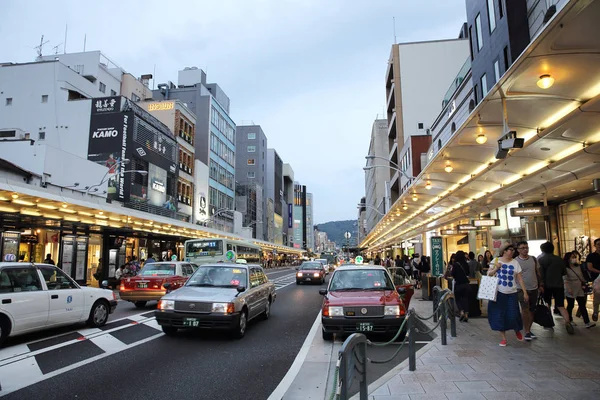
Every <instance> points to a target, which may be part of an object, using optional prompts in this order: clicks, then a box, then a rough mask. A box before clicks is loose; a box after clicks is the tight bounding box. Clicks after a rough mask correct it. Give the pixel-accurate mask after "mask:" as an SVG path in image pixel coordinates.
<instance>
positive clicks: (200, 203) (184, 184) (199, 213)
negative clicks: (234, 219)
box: [140, 100, 208, 223]
mask: <svg viewBox="0 0 600 400" xmlns="http://www.w3.org/2000/svg"><path fill="white" fill-rule="evenodd" d="M140 105H141V106H142V107H144V108H145V109H146V110H147V111H148V112H149V113H150V114H152V115H153V116H154V117H156V118H157V119H158V120H159V121H161V122H162V123H164V124H165V125H167V127H168V128H169V129H170V130H171V132H172V133H173V135H174V136H175V137H176V138H177V144H178V146H179V149H178V151H179V157H178V160H179V176H178V180H177V202H178V206H179V212H180V213H181V214H183V215H185V216H186V221H187V222H193V223H197V222H200V223H202V222H203V221H205V220H206V219H207V218H208V202H207V199H208V166H207V165H205V164H203V163H202V162H201V161H200V160H196V158H195V156H194V153H195V147H194V140H195V137H196V115H195V114H194V113H193V112H192V111H191V110H190V109H189V108H188V107H187V106H186V105H185V104H183V102H182V101H180V100H166V101H159V102H157V101H145V102H143V103H140ZM196 163H197V164H198V168H196V166H195V164H196Z"/></svg>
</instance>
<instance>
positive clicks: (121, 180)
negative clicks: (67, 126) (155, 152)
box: [87, 96, 133, 201]
mask: <svg viewBox="0 0 600 400" xmlns="http://www.w3.org/2000/svg"><path fill="white" fill-rule="evenodd" d="M132 127H133V113H131V112H127V113H123V112H121V97H119V96H112V97H100V98H94V99H92V113H91V118H90V136H89V143H88V157H87V158H88V160H90V161H93V162H95V163H97V164H100V165H103V166H105V167H106V168H107V169H108V171H107V177H108V189H107V192H108V194H107V198H108V199H110V200H117V201H128V200H129V193H130V185H126V184H125V165H123V162H122V161H123V160H124V159H126V158H127V154H128V145H129V143H130V141H131V132H132ZM98 183H99V182H90V185H89V186H93V185H95V184H98Z"/></svg>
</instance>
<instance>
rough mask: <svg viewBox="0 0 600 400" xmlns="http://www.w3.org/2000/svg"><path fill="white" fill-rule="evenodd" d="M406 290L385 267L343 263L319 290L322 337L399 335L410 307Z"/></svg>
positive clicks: (326, 338) (329, 338) (328, 338)
mask: <svg viewBox="0 0 600 400" xmlns="http://www.w3.org/2000/svg"><path fill="white" fill-rule="evenodd" d="M405 292H406V289H405V288H404V287H401V286H398V287H396V286H395V285H394V281H393V280H392V277H391V275H390V273H389V272H388V271H387V270H386V268H385V267H383V266H380V265H354V264H346V265H342V266H341V267H339V268H338V269H336V270H335V272H334V273H333V276H332V277H331V279H330V280H329V285H328V287H327V289H321V290H320V291H319V293H320V294H322V295H323V296H324V301H323V308H322V312H321V323H322V326H323V328H322V329H323V339H324V340H332V339H333V334H334V333H337V334H344V335H346V334H352V333H356V332H362V333H366V334H369V333H373V334H375V333H377V334H388V335H394V334H396V333H397V332H398V329H400V326H401V325H402V322H403V321H404V317H405V316H406V310H407V308H408V303H405V301H404V298H403V296H404V294H405Z"/></svg>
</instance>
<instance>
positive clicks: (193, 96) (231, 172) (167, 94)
mask: <svg viewBox="0 0 600 400" xmlns="http://www.w3.org/2000/svg"><path fill="white" fill-rule="evenodd" d="M153 97H154V99H155V100H161V101H164V100H175V99H179V100H181V101H182V102H183V103H184V104H186V107H188V108H189V109H190V110H191V111H192V112H193V113H194V114H195V115H196V130H195V132H196V137H195V138H194V156H195V158H196V159H197V160H199V161H201V162H202V163H203V164H206V165H207V166H208V170H209V179H208V186H209V189H208V214H209V215H208V217H209V218H208V219H207V221H206V222H207V223H209V224H210V226H212V227H214V228H216V229H219V230H223V231H226V232H233V211H234V207H235V203H234V201H235V200H234V198H235V193H234V191H235V150H236V147H235V130H236V127H235V123H234V122H233V120H232V119H231V117H230V116H229V112H230V109H229V105H230V101H229V98H228V97H227V95H226V94H225V92H223V90H222V89H221V88H220V87H219V86H218V85H217V84H216V83H207V81H206V73H205V72H204V71H202V70H201V69H198V68H195V67H192V68H186V69H184V70H182V71H179V74H178V85H177V86H175V85H174V84H173V83H172V82H167V83H166V84H159V85H158V89H157V90H154V91H153Z"/></svg>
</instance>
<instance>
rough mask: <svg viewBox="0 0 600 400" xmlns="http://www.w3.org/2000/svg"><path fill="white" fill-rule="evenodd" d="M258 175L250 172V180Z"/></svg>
mask: <svg viewBox="0 0 600 400" xmlns="http://www.w3.org/2000/svg"><path fill="white" fill-rule="evenodd" d="M255 177H256V174H255V173H254V172H253V171H249V172H248V178H255Z"/></svg>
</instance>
